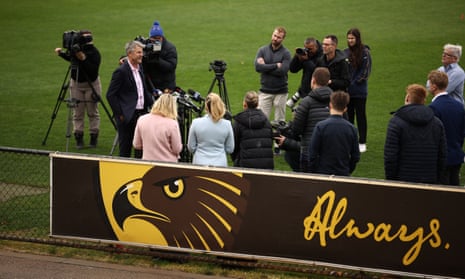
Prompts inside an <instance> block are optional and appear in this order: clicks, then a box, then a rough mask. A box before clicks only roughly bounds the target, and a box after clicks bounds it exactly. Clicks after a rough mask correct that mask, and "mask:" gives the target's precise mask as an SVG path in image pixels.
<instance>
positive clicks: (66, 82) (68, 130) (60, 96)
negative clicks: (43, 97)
mask: <svg viewBox="0 0 465 279" xmlns="http://www.w3.org/2000/svg"><path fill="white" fill-rule="evenodd" d="M72 70H78V66H77V65H76V64H75V63H71V64H70V65H69V67H68V70H67V72H66V74H65V78H64V80H63V83H62V85H61V89H60V92H59V94H58V98H57V101H56V103H55V107H54V109H53V112H52V116H51V120H50V124H49V126H48V129H47V133H46V134H45V137H44V139H43V141H42V145H45V144H46V142H47V138H48V135H49V134H50V130H51V129H52V125H53V122H54V121H55V119H56V116H57V114H58V111H59V109H60V106H61V103H62V102H66V104H67V107H68V109H69V111H68V125H67V128H66V152H68V147H69V138H70V137H71V130H72V129H71V127H72V110H73V108H75V107H76V106H77V105H78V104H79V103H81V102H83V101H80V100H76V99H73V98H68V99H66V93H67V91H68V89H69V86H70V81H71V77H70V72H71V71H72ZM78 73H79V71H78ZM84 75H85V77H86V80H87V82H88V83H89V85H90V87H91V89H92V98H93V100H95V102H100V103H101V104H102V107H103V109H104V110H105V112H106V114H107V116H108V118H109V119H110V122H111V124H113V127H114V128H115V129H116V123H115V121H114V120H113V118H112V117H111V114H110V112H109V111H108V109H107V107H106V106H105V104H104V103H103V102H102V99H101V97H100V95H98V94H97V92H96V91H95V89H94V87H93V86H92V83H91V82H90V81H89V79H88V77H87V75H86V74H85V73H84ZM76 80H77V77H76Z"/></svg>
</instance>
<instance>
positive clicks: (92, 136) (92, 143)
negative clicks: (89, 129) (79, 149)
mask: <svg viewBox="0 0 465 279" xmlns="http://www.w3.org/2000/svg"><path fill="white" fill-rule="evenodd" d="M97 138H98V134H90V144H89V147H92V148H95V147H97Z"/></svg>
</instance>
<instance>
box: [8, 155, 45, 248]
mask: <svg viewBox="0 0 465 279" xmlns="http://www.w3.org/2000/svg"><path fill="white" fill-rule="evenodd" d="M48 155H49V152H47V151H38V150H25V149H13V148H7V147H0V238H10V239H11V238H13V239H18V240H21V239H24V240H26V239H30V238H34V239H37V238H44V239H45V238H48V234H49V227H50V225H49V224H50V218H49V216H50V214H49V210H50V161H49V156H48Z"/></svg>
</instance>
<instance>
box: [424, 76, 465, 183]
mask: <svg viewBox="0 0 465 279" xmlns="http://www.w3.org/2000/svg"><path fill="white" fill-rule="evenodd" d="M428 81H429V91H430V92H431V94H432V95H433V100H432V103H431V104H430V105H429V107H430V108H431V109H433V111H434V115H435V116H436V117H437V118H439V119H440V120H441V121H442V124H443V125H444V129H445V132H446V140H447V163H446V170H445V172H444V176H443V178H442V179H441V182H442V183H444V184H448V185H459V184H460V168H461V166H462V163H463V159H464V155H465V154H464V152H463V150H462V146H463V140H464V137H465V109H464V107H463V104H462V103H460V102H459V101H457V100H456V99H454V97H452V96H451V95H449V93H448V92H446V88H447V84H448V77H447V74H446V73H444V72H441V71H431V72H430V73H429V75H428Z"/></svg>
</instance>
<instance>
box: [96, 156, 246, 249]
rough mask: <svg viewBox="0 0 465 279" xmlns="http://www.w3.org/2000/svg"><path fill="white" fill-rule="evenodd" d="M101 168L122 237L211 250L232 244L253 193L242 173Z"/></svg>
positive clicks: (123, 165)
mask: <svg viewBox="0 0 465 279" xmlns="http://www.w3.org/2000/svg"><path fill="white" fill-rule="evenodd" d="M99 168H100V181H101V185H100V187H101V192H102V195H103V197H102V198H103V201H104V206H105V211H106V215H107V218H108V220H109V222H110V224H111V226H112V229H113V231H114V233H115V235H116V236H117V238H118V240H120V241H125V242H137V243H147V244H154V245H162V246H170V247H182V248H191V249H199V250H207V251H210V250H227V249H228V248H230V247H231V246H232V244H233V239H234V235H236V234H237V232H238V230H239V229H240V226H241V222H242V217H243V215H244V213H245V210H246V207H247V197H248V193H249V182H248V181H247V180H246V179H244V178H243V177H242V174H241V173H225V172H217V173H215V172H211V171H209V172H207V171H203V170H198V169H181V168H169V167H165V166H152V165H130V164H127V163H117V162H105V161H101V162H100V166H99Z"/></svg>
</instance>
